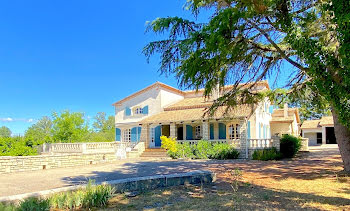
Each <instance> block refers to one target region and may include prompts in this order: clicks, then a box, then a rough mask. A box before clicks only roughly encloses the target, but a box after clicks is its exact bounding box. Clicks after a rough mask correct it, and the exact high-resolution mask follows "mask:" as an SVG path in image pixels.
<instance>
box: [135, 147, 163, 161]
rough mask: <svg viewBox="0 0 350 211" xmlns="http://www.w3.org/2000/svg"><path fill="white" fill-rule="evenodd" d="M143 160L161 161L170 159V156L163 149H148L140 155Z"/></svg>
mask: <svg viewBox="0 0 350 211" xmlns="http://www.w3.org/2000/svg"><path fill="white" fill-rule="evenodd" d="M140 157H141V158H160V159H168V158H169V157H168V155H167V153H166V150H165V149H161V148H147V149H145V151H144V152H143V153H142V154H141V155H140Z"/></svg>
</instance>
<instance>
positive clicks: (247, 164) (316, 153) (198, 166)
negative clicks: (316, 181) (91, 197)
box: [0, 145, 342, 197]
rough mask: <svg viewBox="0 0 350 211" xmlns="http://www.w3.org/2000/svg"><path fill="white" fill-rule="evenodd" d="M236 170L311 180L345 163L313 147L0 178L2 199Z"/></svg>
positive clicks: (331, 148) (333, 151)
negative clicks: (286, 156)
mask: <svg viewBox="0 0 350 211" xmlns="http://www.w3.org/2000/svg"><path fill="white" fill-rule="evenodd" d="M233 168H240V169H242V170H243V171H244V172H246V173H247V174H249V173H252V172H264V175H266V176H271V177H276V178H283V177H300V178H305V179H306V178H307V179H312V178H315V177H317V176H318V175H319V174H320V173H322V172H325V171H338V170H339V171H340V170H341V169H342V161H341V159H340V155H339V150H338V148H337V145H325V146H319V147H310V153H302V154H301V155H300V157H298V158H295V159H293V160H282V161H270V162H262V161H246V160H227V161H217V160H193V161H174V160H140V159H133V160H127V161H119V162H115V163H109V164H99V165H90V166H81V167H72V168H62V169H47V170H43V171H33V172H21V173H12V174H3V175H0V197H1V196H9V195H15V194H22V193H29V192H36V191H42V190H48V189H53V188H59V187H66V186H71V185H75V184H81V183H85V182H86V181H87V180H88V179H94V180H96V181H97V182H102V181H108V180H116V179H124V178H129V177H139V176H151V175H161V174H171V173H180V172H188V171H192V170H212V171H214V172H217V173H221V172H224V171H226V170H227V169H233ZM219 179H220V176H219Z"/></svg>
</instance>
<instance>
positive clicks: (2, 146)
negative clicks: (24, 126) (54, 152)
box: [0, 137, 38, 156]
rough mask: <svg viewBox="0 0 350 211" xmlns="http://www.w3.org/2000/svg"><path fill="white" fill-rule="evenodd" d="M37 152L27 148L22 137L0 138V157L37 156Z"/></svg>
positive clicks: (29, 147)
mask: <svg viewBox="0 0 350 211" xmlns="http://www.w3.org/2000/svg"><path fill="white" fill-rule="evenodd" d="M37 154H38V151H37V150H36V149H35V148H32V147H31V146H27V143H26V141H25V140H24V139H23V138H22V137H7V138H3V137H0V156H27V155H37Z"/></svg>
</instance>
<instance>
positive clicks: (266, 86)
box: [184, 80, 270, 94]
mask: <svg viewBox="0 0 350 211" xmlns="http://www.w3.org/2000/svg"><path fill="white" fill-rule="evenodd" d="M254 83H255V82H250V83H241V84H239V85H238V87H240V88H242V87H245V88H247V87H248V86H249V85H252V84H254ZM259 85H262V86H265V88H267V89H270V85H269V82H268V81H267V80H262V81H258V82H256V83H255V86H259ZM233 86H234V85H233V84H230V85H226V86H224V88H223V89H224V90H225V91H227V90H229V89H232V88H233ZM194 92H204V89H198V90H188V91H184V93H185V94H190V93H194Z"/></svg>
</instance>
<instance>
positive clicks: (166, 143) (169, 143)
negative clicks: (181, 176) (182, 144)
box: [160, 136, 177, 153]
mask: <svg viewBox="0 0 350 211" xmlns="http://www.w3.org/2000/svg"><path fill="white" fill-rule="evenodd" d="M160 140H162V142H161V143H162V145H161V147H162V148H163V149H166V150H167V151H169V152H171V153H176V152H177V146H176V144H177V142H176V139H175V138H171V137H169V138H168V137H166V136H161V137H160Z"/></svg>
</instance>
